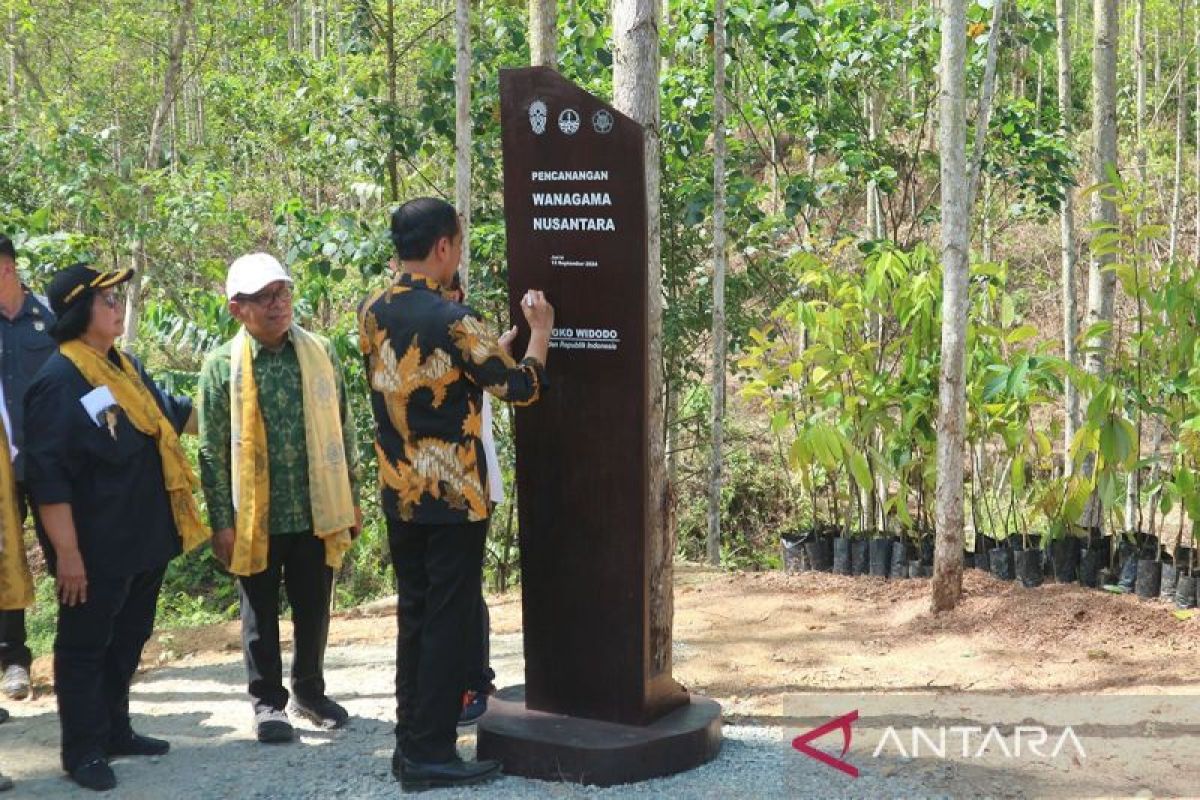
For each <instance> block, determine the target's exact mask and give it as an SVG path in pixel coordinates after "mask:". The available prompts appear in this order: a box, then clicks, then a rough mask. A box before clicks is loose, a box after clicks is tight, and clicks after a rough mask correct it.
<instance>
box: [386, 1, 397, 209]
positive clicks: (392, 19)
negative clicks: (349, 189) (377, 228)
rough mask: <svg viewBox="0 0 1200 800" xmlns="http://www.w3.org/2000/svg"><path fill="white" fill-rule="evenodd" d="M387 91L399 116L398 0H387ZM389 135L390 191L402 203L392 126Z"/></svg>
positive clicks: (390, 110) (391, 111)
mask: <svg viewBox="0 0 1200 800" xmlns="http://www.w3.org/2000/svg"><path fill="white" fill-rule="evenodd" d="M387 89H388V113H389V114H393V115H398V114H399V113H400V109H399V108H397V106H396V0H387ZM387 135H388V158H387V165H388V191H389V192H391V199H392V203H393V204H395V203H398V202H399V201H400V165H399V163H398V158H397V155H396V134H395V131H394V130H393V128H392V126H391V125H389V126H388V129H387Z"/></svg>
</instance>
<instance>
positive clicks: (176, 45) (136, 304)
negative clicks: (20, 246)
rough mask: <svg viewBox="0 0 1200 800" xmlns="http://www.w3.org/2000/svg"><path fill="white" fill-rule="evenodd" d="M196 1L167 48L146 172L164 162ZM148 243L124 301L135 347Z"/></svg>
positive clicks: (187, 4)
mask: <svg viewBox="0 0 1200 800" xmlns="http://www.w3.org/2000/svg"><path fill="white" fill-rule="evenodd" d="M194 9H195V0H181V2H180V4H179V18H178V21H177V22H176V25H175V33H174V35H173V36H172V37H171V43H170V45H169V46H168V48H167V69H166V72H165V73H164V75H163V91H162V96H161V97H160V98H159V100H158V105H157V106H156V107H155V109H154V116H153V117H152V118H151V120H150V136H149V138H148V139H147V143H146V160H145V162H144V164H143V166H144V167H145V169H146V170H148V171H149V170H156V169H158V162H159V161H160V160H161V159H162V141H163V129H164V128H165V127H166V124H167V120H168V115H169V114H170V113H171V109H172V107H173V106H174V105H175V95H176V94H178V93H179V73H180V72H181V71H182V68H183V52H184V50H185V49H186V47H187V34H188V30H189V29H190V28H191V24H192V12H193V11H194ZM142 202H143V203H144V204H145V205H147V206H148V205H149V203H150V197H149V192H148V191H143V197H142ZM146 264H147V262H146V244H145V241H144V240H143V237H142V236H140V235H139V236H138V238H137V240H136V241H135V242H134V245H133V266H134V268H135V269H136V270H137V274H136V275H135V276H134V278H133V280H131V281H130V282H129V292H128V294H127V296H126V299H125V341H126V343H127V344H130V345H132V344H133V343H134V342H135V341H136V340H137V332H138V323H139V322H140V320H141V309H142V287H143V285H144V283H145V280H146Z"/></svg>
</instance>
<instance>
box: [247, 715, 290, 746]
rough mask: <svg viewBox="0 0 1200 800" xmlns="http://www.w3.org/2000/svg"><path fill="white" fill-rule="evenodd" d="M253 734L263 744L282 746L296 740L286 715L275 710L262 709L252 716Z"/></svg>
mask: <svg viewBox="0 0 1200 800" xmlns="http://www.w3.org/2000/svg"><path fill="white" fill-rule="evenodd" d="M254 732H255V734H256V735H257V736H258V740H259V741H260V742H262V743H263V744H284V743H286V742H290V741H292V740H293V739H295V738H296V729H295V728H293V727H292V723H291V722H290V721H289V720H288V715H287V714H286V713H285V712H283V711H280V710H279V709H277V708H264V709H262V710H261V711H259V712H257V713H256V714H255V715H254Z"/></svg>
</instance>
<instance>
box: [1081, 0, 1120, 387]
mask: <svg viewBox="0 0 1200 800" xmlns="http://www.w3.org/2000/svg"><path fill="white" fill-rule="evenodd" d="M1095 15H1096V19H1095V25H1094V30H1093V32H1092V36H1093V38H1094V41H1095V48H1094V49H1095V52H1094V55H1093V59H1092V63H1093V69H1092V141H1093V148H1094V156H1093V159H1092V180H1093V182H1094V183H1097V184H1103V183H1108V182H1109V170H1114V171H1115V170H1116V168H1117V41H1118V40H1117V36H1118V27H1117V0H1097V2H1096V4H1095ZM1092 222H1093V224H1095V225H1097V226H1107V227H1108V228H1112V227H1114V226H1115V225H1116V224H1117V207H1116V205H1115V204H1114V203H1113V201H1112V200H1108V199H1105V193H1104V192H1093V193H1092ZM1111 261H1112V257H1111V256H1108V255H1102V254H1097V253H1093V254H1092V257H1091V264H1090V267H1089V269H1088V303H1087V316H1086V323H1087V327H1088V328H1090V327H1091V326H1093V325H1095V324H1097V323H1099V322H1111V321H1112V318H1113V298H1114V295H1115V294H1116V285H1117V283H1116V281H1117V277H1116V274H1115V273H1113V272H1111V271H1108V270H1106V269H1105V267H1106V266H1107V265H1108V264H1109V262H1111ZM1109 342H1110V337H1109V336H1108V335H1107V334H1104V335H1101V336H1095V337H1092V338H1091V339H1090V340H1089V341H1088V347H1089V350H1088V353H1087V356H1086V358H1085V360H1084V363H1085V366H1086V368H1087V371H1088V372H1090V373H1091V374H1093V375H1103V374H1104V371H1105V368H1106V365H1107V360H1108V359H1107V357H1108V350H1109Z"/></svg>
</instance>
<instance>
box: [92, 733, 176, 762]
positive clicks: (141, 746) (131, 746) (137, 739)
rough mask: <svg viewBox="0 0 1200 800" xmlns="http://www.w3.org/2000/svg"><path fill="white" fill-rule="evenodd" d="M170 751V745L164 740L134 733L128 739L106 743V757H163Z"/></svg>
mask: <svg viewBox="0 0 1200 800" xmlns="http://www.w3.org/2000/svg"><path fill="white" fill-rule="evenodd" d="M170 750H171V743H170V742H168V741H167V740H165V739H155V738H154V737H153V736H142V735H141V734H140V733H134V734H131V735H130V736H129V738H128V739H122V740H120V741H117V742H109V743H108V748H107V751H108V755H109V756H110V757H117V756H165V755H166V754H167V753H168V752H170Z"/></svg>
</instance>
